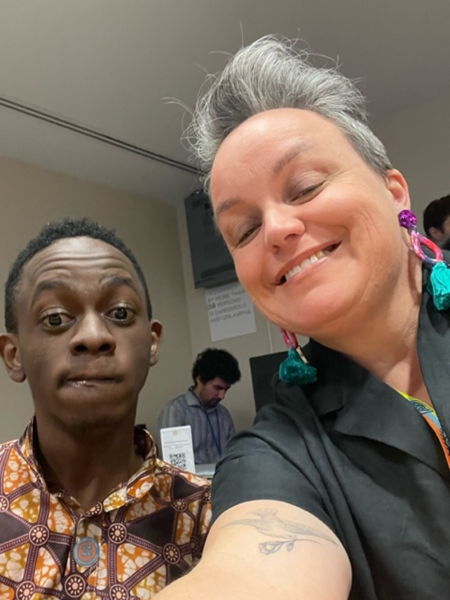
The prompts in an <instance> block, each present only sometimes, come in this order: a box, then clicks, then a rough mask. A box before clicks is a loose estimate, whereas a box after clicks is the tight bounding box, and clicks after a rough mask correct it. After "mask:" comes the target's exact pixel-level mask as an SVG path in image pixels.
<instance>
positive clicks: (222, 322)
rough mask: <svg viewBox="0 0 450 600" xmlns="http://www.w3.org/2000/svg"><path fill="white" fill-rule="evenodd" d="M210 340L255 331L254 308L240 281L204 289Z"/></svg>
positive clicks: (225, 338) (214, 340) (216, 340)
mask: <svg viewBox="0 0 450 600" xmlns="http://www.w3.org/2000/svg"><path fill="white" fill-rule="evenodd" d="M206 306H207V309H208V319H209V329H210V332H211V341H213V342H218V341H219V340H227V339H229V338H233V337H238V336H240V335H247V334H248V333H255V332H256V322H255V310H254V308H253V304H252V303H251V300H250V298H249V296H248V295H247V293H246V292H245V290H244V288H243V287H242V286H241V284H240V283H228V284H227V285H221V286H219V287H215V288H212V289H210V290H206Z"/></svg>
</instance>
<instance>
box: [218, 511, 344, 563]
mask: <svg viewBox="0 0 450 600" xmlns="http://www.w3.org/2000/svg"><path fill="white" fill-rule="evenodd" d="M251 514H254V515H257V517H258V518H254V519H238V520H237V521H233V522H232V523H228V525H227V527H228V526H229V525H249V526H250V527H254V528H255V529H256V530H257V531H258V532H259V533H262V534H263V535H267V536H269V537H271V538H272V541H270V542H262V543H261V544H259V550H260V552H262V553H263V554H273V553H274V552H278V551H279V550H280V549H281V548H283V547H284V548H286V550H287V551H288V552H290V551H291V550H292V549H293V548H294V545H295V544H296V542H312V543H313V544H320V541H319V540H325V541H327V542H330V543H331V544H334V545H335V546H337V544H336V542H335V541H334V540H333V539H332V538H331V537H330V536H329V535H327V534H326V533H322V532H321V531H318V530H317V529H313V528H312V527H308V526H307V525H302V524H301V523H295V522H294V521H284V520H282V519H280V518H279V517H277V513H276V511H275V510H256V511H254V512H252V513H251ZM311 538H317V539H311Z"/></svg>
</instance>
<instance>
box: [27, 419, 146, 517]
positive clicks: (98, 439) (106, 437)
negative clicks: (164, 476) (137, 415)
mask: <svg viewBox="0 0 450 600" xmlns="http://www.w3.org/2000/svg"><path fill="white" fill-rule="evenodd" d="M36 429H37V431H36V432H35V433H37V436H36V439H35V450H36V451H37V457H38V461H39V463H40V465H41V468H42V470H43V475H44V478H45V479H46V481H47V482H48V483H51V484H54V485H56V486H57V487H58V488H60V489H62V490H64V491H65V493H67V494H69V495H70V496H72V497H73V498H75V499H76V500H77V502H78V503H79V504H80V506H81V508H82V509H83V510H84V511H87V510H90V509H91V508H92V507H93V506H95V504H96V503H97V502H99V501H101V500H103V499H104V498H105V497H106V496H107V495H108V494H109V492H111V491H112V490H113V489H114V488H115V487H117V486H118V485H119V484H120V483H124V482H126V481H128V479H129V478H130V477H131V476H132V475H133V474H134V473H135V472H136V471H137V470H138V469H139V467H140V466H141V465H142V463H143V460H144V459H143V457H142V456H140V455H139V454H137V452H136V449H135V445H134V426H133V424H131V425H130V424H129V425H128V426H125V425H124V424H121V425H120V426H119V427H116V429H115V430H113V429H112V428H108V430H107V431H106V430H105V431H96V432H95V433H91V434H86V435H85V436H82V437H78V436H74V435H71V434H70V433H69V432H68V431H66V430H64V429H61V428H51V427H49V426H48V425H47V426H46V425H42V424H41V423H40V422H39V420H37V428H36ZM62 449H64V451H61V450H62Z"/></svg>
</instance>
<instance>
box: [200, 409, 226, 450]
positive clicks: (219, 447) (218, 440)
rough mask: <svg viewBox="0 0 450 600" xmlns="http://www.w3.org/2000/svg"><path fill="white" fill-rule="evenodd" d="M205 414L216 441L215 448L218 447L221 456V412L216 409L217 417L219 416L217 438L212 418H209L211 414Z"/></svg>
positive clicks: (206, 412)
mask: <svg viewBox="0 0 450 600" xmlns="http://www.w3.org/2000/svg"><path fill="white" fill-rule="evenodd" d="M203 412H204V413H205V415H206V420H207V421H208V425H209V429H210V430H211V435H212V438H213V441H214V446H215V447H216V450H217V453H218V454H219V456H221V455H222V445H221V443H220V421H219V411H218V410H217V409H216V415H217V436H216V434H215V433H214V427H213V424H212V423H211V417H210V416H209V413H208V411H207V410H203Z"/></svg>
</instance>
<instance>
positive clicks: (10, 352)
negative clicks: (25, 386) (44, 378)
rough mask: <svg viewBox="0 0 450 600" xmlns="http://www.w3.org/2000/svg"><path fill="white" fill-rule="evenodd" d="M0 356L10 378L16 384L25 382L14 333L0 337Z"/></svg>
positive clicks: (3, 334)
mask: <svg viewBox="0 0 450 600" xmlns="http://www.w3.org/2000/svg"><path fill="white" fill-rule="evenodd" d="M0 355H1V357H2V359H3V362H4V363H5V367H6V371H7V372H8V375H9V376H10V378H11V379H12V380H13V381H15V382H16V383H22V382H23V381H25V379H26V376H25V373H24V371H23V368H22V362H21V360H20V350H19V344H18V339H17V335H16V334H15V333H2V334H1V335H0Z"/></svg>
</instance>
